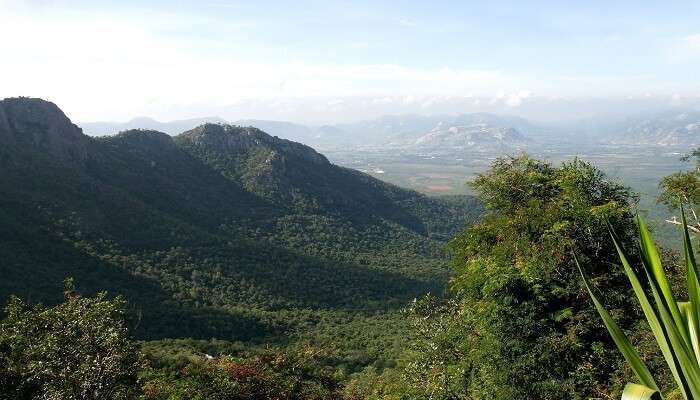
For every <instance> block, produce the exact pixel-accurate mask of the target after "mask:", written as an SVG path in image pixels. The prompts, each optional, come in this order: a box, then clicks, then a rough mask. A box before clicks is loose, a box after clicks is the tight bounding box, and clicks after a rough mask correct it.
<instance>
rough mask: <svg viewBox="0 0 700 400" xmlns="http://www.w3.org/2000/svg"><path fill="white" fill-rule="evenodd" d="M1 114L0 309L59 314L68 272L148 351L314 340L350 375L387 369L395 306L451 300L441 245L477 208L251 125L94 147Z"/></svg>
mask: <svg viewBox="0 0 700 400" xmlns="http://www.w3.org/2000/svg"><path fill="white" fill-rule="evenodd" d="M0 111H2V112H4V115H5V116H6V120H7V122H8V123H7V124H4V122H5V119H3V125H2V127H0V129H2V132H0V153H1V154H0V170H1V171H2V174H0V191H2V193H3V195H2V196H0V259H1V260H2V268H1V269H2V274H3V279H2V280H0V301H4V300H6V299H8V298H9V296H10V295H11V294H16V295H19V296H21V297H22V298H25V299H29V300H30V302H32V303H34V302H44V303H46V304H56V303H58V302H60V301H61V298H60V296H58V295H56V294H57V293H60V286H58V285H57V283H58V282H60V281H61V280H62V279H63V278H64V277H66V276H74V277H75V278H76V285H77V286H78V288H79V289H80V291H81V292H82V293H86V294H91V293H98V292H100V291H103V290H107V291H109V293H113V294H119V295H123V296H124V298H125V299H127V300H128V304H129V308H128V310H127V314H128V315H129V317H130V318H132V319H133V320H134V321H135V323H134V330H133V333H134V335H135V336H136V337H138V338H139V339H143V340H159V339H163V338H188V337H189V338H192V339H195V340H209V339H211V338H219V339H222V340H225V341H226V342H227V343H237V342H240V343H243V342H244V343H245V344H246V345H247V346H251V347H256V346H260V345H262V344H274V345H277V346H280V347H286V346H298V345H301V344H303V342H304V340H305V338H313V341H315V342H319V343H331V344H333V346H335V348H336V349H337V352H336V354H335V355H334V356H333V357H330V359H329V363H332V364H333V365H338V366H342V368H344V369H346V373H347V374H350V373H352V372H355V371H358V370H361V369H363V368H364V367H365V366H367V365H370V364H374V363H375V362H379V363H389V362H390V360H391V359H392V358H393V357H394V356H395V352H397V351H398V350H396V349H397V347H398V346H396V345H394V344H393V343H394V342H396V341H400V336H401V333H400V332H399V330H398V328H397V327H400V326H403V325H402V324H401V323H400V322H398V323H397V322H396V321H398V320H399V319H400V318H399V317H398V312H399V309H400V308H401V307H403V306H404V305H405V304H406V303H407V302H408V301H410V300H411V299H412V298H414V297H416V296H421V295H423V294H425V293H426V292H436V293H441V292H443V291H444V288H445V285H446V282H447V279H448V275H449V270H448V259H447V257H446V256H445V254H444V253H443V251H442V248H443V246H444V244H445V242H446V240H447V239H448V238H450V237H451V236H452V235H453V233H454V232H456V231H458V230H460V229H461V228H462V227H463V226H464V225H465V224H466V223H468V222H470V221H471V220H472V219H474V218H475V217H476V216H477V215H478V214H479V213H480V212H481V207H480V206H479V204H478V202H477V201H476V200H474V199H473V198H471V197H460V198H455V199H449V200H444V199H436V198H429V197H426V196H424V195H421V194H419V193H416V192H413V191H408V190H404V189H400V188H398V187H395V186H392V185H388V184H385V183H383V182H381V181H379V180H377V179H374V178H372V177H370V176H368V175H365V174H361V173H359V172H357V171H352V170H349V169H345V168H341V167H338V166H335V165H333V164H331V163H329V162H328V161H327V160H326V159H325V157H323V156H322V155H320V154H318V153H317V152H315V151H314V150H313V149H311V148H309V147H307V146H303V145H301V144H298V143H293V142H289V141H285V140H281V139H277V138H274V137H271V136H269V135H267V134H265V133H263V132H261V131H259V130H255V129H250V128H241V127H220V126H217V125H207V126H203V127H201V128H198V129H196V130H194V131H193V132H189V133H187V134H183V135H180V136H178V137H176V138H175V139H173V138H172V137H170V136H168V135H166V134H163V133H159V132H154V131H127V132H123V133H121V134H119V135H116V136H113V137H106V138H100V139H94V138H89V137H87V136H85V135H83V134H82V133H81V132H80V130H79V128H77V127H75V126H74V125H72V124H71V123H70V121H69V120H68V119H67V118H66V117H65V116H64V115H63V114H62V113H61V112H60V110H58V108H57V107H56V106H54V105H52V104H49V103H46V102H43V101H41V100H38V99H10V100H5V101H2V102H0ZM268 160H269V162H268ZM28 182H29V183H30V184H28ZM335 324H338V326H336V325H335ZM363 329H365V330H369V332H367V333H358V332H363ZM340 333H342V334H343V335H344V336H346V337H348V338H350V337H351V336H352V339H348V340H347V341H337V340H334V335H336V334H340ZM387 343H390V345H387ZM222 346H223V347H224V348H226V347H227V346H228V345H226V344H222ZM174 351H175V352H177V351H176V350H174ZM389 353H394V354H389ZM341 359H342V360H341Z"/></svg>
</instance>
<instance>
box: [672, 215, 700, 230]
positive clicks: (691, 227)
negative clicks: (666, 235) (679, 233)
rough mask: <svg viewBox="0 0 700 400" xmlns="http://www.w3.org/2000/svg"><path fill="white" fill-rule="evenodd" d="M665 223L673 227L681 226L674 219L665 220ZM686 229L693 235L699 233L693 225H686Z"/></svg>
mask: <svg viewBox="0 0 700 400" xmlns="http://www.w3.org/2000/svg"><path fill="white" fill-rule="evenodd" d="M666 222H668V223H669V224H674V225H683V224H682V223H681V222H680V221H677V220H676V218H675V217H673V219H667V220H666ZM686 227H687V228H688V229H689V230H691V231H692V232H694V233H700V229H698V228H697V227H695V226H693V225H686Z"/></svg>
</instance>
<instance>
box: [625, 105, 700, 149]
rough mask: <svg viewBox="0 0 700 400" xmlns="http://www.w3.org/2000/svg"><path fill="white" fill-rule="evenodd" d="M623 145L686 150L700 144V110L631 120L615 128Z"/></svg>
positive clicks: (664, 113)
mask: <svg viewBox="0 0 700 400" xmlns="http://www.w3.org/2000/svg"><path fill="white" fill-rule="evenodd" d="M611 134H612V137H613V138H614V139H613V141H614V142H615V143H622V144H634V145H653V146H664V147H685V148H688V149H692V148H695V147H697V146H698V145H700V111H682V112H678V111H673V112H663V113H658V114H653V115H645V116H638V117H632V118H628V119H626V120H625V121H623V122H621V123H619V124H617V125H616V126H615V127H614V128H612V129H611Z"/></svg>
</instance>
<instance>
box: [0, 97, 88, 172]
mask: <svg viewBox="0 0 700 400" xmlns="http://www.w3.org/2000/svg"><path fill="white" fill-rule="evenodd" d="M0 141H1V142H3V143H5V144H6V145H20V146H34V147H38V148H41V149H43V150H45V151H47V152H49V153H51V154H53V155H58V156H66V155H69V156H71V157H73V158H75V157H78V158H83V156H84V155H85V148H86V146H87V143H88V142H89V138H88V137H87V136H85V135H84V134H83V132H82V130H81V129H80V128H78V127H77V126H76V125H74V124H73V123H72V122H71V120H70V119H68V117H67V116H66V115H65V114H64V113H63V111H61V109H59V108H58V106H56V105H55V104H54V103H51V102H49V101H46V100H43V99H39V98H30V97H15V98H6V99H4V100H1V101H0Z"/></svg>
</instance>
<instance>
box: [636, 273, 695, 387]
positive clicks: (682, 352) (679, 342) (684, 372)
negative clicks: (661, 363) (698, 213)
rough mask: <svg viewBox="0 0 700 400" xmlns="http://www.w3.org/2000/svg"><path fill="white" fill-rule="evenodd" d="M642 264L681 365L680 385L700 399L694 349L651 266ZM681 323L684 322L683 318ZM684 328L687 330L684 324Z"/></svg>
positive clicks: (676, 358)
mask: <svg viewBox="0 0 700 400" xmlns="http://www.w3.org/2000/svg"><path fill="white" fill-rule="evenodd" d="M642 265H643V266H644V268H645V272H646V274H647V278H648V279H649V283H650V284H651V285H650V286H651V292H652V294H653V295H654V300H655V301H656V305H657V310H658V311H659V317H660V320H661V328H662V329H663V330H664V332H665V335H666V336H667V337H668V339H669V343H670V344H671V354H672V356H673V358H674V360H675V363H676V365H678V366H679V372H680V373H679V378H680V379H679V380H678V385H679V386H680V387H681V388H685V392H686V393H687V394H688V397H687V398H688V399H700V367H699V366H698V364H697V362H696V360H695V355H694V354H693V352H692V350H690V349H689V348H688V347H687V346H686V343H685V342H684V340H683V338H682V337H681V333H680V331H679V329H678V326H676V323H675V321H674V320H673V317H672V316H671V313H670V312H669V310H668V308H667V306H666V303H665V302H664V300H663V299H662V298H661V294H660V288H659V285H658V282H657V281H656V279H655V278H654V276H653V275H652V274H651V271H650V268H651V267H650V266H648V265H646V264H645V263H644V262H642ZM679 313H680V311H679ZM681 324H683V321H682V320H681ZM682 330H683V331H684V332H685V327H684V326H683V328H682Z"/></svg>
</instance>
